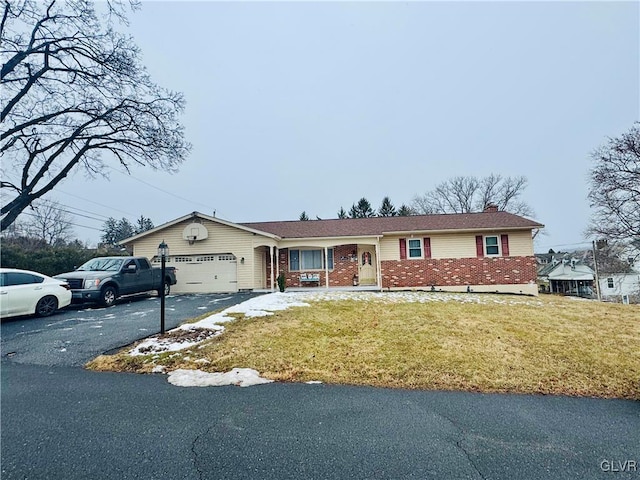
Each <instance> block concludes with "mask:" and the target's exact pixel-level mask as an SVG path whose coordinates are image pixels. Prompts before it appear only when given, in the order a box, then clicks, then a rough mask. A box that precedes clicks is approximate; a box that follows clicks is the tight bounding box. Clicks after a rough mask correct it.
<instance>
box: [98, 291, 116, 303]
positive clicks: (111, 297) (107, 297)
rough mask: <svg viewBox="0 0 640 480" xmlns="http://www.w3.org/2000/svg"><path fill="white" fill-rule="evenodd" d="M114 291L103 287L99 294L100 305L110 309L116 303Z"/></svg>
mask: <svg viewBox="0 0 640 480" xmlns="http://www.w3.org/2000/svg"><path fill="white" fill-rule="evenodd" d="M116 296H117V295H116V289H115V288H113V287H105V288H103V289H102V291H101V292H100V303H101V304H102V305H104V306H105V307H110V306H111V305H113V304H114V303H116Z"/></svg>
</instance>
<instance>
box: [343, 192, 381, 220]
mask: <svg viewBox="0 0 640 480" xmlns="http://www.w3.org/2000/svg"><path fill="white" fill-rule="evenodd" d="M349 216H350V217H351V218H369V217H375V212H374V211H373V209H372V208H371V204H370V203H369V200H367V199H366V198H364V197H362V198H361V199H360V200H358V204H357V205H356V204H353V205H352V206H351V210H349Z"/></svg>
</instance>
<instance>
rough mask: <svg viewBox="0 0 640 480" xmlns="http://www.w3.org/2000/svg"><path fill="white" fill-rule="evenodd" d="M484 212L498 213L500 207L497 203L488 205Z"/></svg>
mask: <svg viewBox="0 0 640 480" xmlns="http://www.w3.org/2000/svg"><path fill="white" fill-rule="evenodd" d="M483 211H484V212H497V211H498V206H497V205H496V204H495V203H487V206H486V207H484V210H483Z"/></svg>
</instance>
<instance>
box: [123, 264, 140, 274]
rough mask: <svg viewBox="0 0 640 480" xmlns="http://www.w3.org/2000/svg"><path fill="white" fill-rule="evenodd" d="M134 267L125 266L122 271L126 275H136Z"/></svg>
mask: <svg viewBox="0 0 640 480" xmlns="http://www.w3.org/2000/svg"><path fill="white" fill-rule="evenodd" d="M136 269H137V268H136V266H135V265H127V266H126V267H125V269H124V271H125V272H126V273H136Z"/></svg>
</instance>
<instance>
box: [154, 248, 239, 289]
mask: <svg viewBox="0 0 640 480" xmlns="http://www.w3.org/2000/svg"><path fill="white" fill-rule="evenodd" d="M167 265H168V266H172V267H175V268H176V269H177V272H176V277H177V279H178V283H176V284H175V285H174V286H173V287H171V291H172V292H174V293H228V292H237V291H238V261H237V259H236V257H235V255H232V254H228V253H214V254H206V255H176V256H171V257H170V258H169V261H168V262H167Z"/></svg>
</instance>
